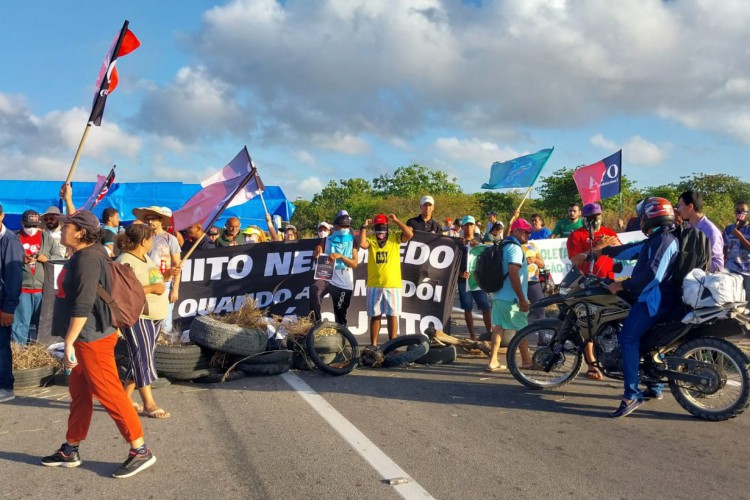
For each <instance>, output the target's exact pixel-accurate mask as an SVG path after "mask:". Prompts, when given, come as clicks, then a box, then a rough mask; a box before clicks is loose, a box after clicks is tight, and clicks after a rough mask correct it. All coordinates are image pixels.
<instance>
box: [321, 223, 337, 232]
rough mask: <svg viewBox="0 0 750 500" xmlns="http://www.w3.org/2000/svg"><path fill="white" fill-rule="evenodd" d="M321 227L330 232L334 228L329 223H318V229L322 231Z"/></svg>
mask: <svg viewBox="0 0 750 500" xmlns="http://www.w3.org/2000/svg"><path fill="white" fill-rule="evenodd" d="M320 226H323V227H324V228H326V229H328V230H329V231H330V230H331V228H332V227H333V226H332V225H330V224H329V223H327V222H320V223H318V229H320Z"/></svg>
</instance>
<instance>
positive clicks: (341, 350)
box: [307, 321, 359, 376]
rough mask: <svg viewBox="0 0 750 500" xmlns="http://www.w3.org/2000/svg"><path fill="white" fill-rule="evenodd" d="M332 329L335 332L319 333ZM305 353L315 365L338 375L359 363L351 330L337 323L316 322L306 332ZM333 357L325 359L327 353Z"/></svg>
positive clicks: (352, 368)
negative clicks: (329, 333) (328, 333)
mask: <svg viewBox="0 0 750 500" xmlns="http://www.w3.org/2000/svg"><path fill="white" fill-rule="evenodd" d="M331 328H332V329H334V330H336V334H333V335H320V334H318V332H320V331H322V330H324V329H331ZM307 354H308V355H309V356H310V359H311V360H312V362H313V363H315V366H317V367H318V369H319V370H320V371H322V372H325V373H327V374H329V375H334V376H340V375H346V374H347V373H351V371H352V370H354V369H355V368H356V367H357V365H358V364H359V344H358V343H357V339H356V338H355V337H354V335H352V332H350V331H349V329H348V328H347V327H346V326H344V325H340V324H338V323H331V322H327V321H324V322H322V323H318V324H317V325H315V327H314V328H313V329H312V330H310V332H309V333H308V334H307ZM330 354H333V359H331V360H327V359H326V357H327V355H330Z"/></svg>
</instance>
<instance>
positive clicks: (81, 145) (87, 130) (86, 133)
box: [65, 123, 91, 184]
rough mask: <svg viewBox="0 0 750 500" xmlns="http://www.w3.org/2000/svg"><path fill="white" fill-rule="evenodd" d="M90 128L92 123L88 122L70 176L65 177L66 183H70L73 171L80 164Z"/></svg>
mask: <svg viewBox="0 0 750 500" xmlns="http://www.w3.org/2000/svg"><path fill="white" fill-rule="evenodd" d="M89 130H91V124H90V123H87V124H86V129H85V130H84V131H83V136H82V137H81V142H79V143H78V149H76V155H75V157H74V158H73V164H72V165H71V166H70V171H69V172H68V177H66V178H65V184H69V183H70V179H72V178H73V173H74V172H75V171H76V166H78V159H79V158H80V157H81V151H82V150H83V143H84V142H86V136H88V135H89Z"/></svg>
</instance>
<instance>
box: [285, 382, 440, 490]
mask: <svg viewBox="0 0 750 500" xmlns="http://www.w3.org/2000/svg"><path fill="white" fill-rule="evenodd" d="M281 378H283V379H284V381H286V383H287V384H289V386H290V387H291V388H292V389H294V390H295V391H297V393H298V394H299V395H300V396H302V399H304V400H305V401H307V403H308V404H309V405H310V406H312V408H313V410H315V411H316V412H317V413H318V415H320V416H321V417H323V419H324V420H325V421H326V422H328V425H330V426H331V427H332V428H333V429H334V430H335V431H336V432H338V433H339V434H340V435H341V437H342V438H344V440H345V441H346V442H347V443H349V446H351V447H352V448H354V450H355V451H356V452H357V453H359V455H360V456H361V457H362V458H364V459H365V460H366V461H367V463H369V464H370V465H371V466H372V468H373V469H375V471H376V472H377V473H378V474H380V475H381V476H382V477H383V479H384V480H385V481H386V482H389V481H392V480H394V479H397V481H394V482H395V483H397V484H393V485H392V486H393V489H394V490H396V492H397V493H399V494H400V495H401V496H402V497H404V498H406V499H412V498H424V499H428V498H433V496H432V495H430V494H429V493H428V492H427V490H425V489H424V488H422V486H420V484H419V483H417V482H416V481H415V480H414V478H413V477H411V476H410V475H409V474H407V473H406V471H405V470H403V469H402V468H401V467H399V466H398V464H397V463H396V462H394V461H393V460H391V459H390V458H389V457H388V455H386V454H385V453H383V452H382V451H381V450H380V448H378V447H377V446H375V443H373V442H372V441H370V440H369V439H368V438H367V436H365V435H364V434H362V432H361V431H360V430H359V429H357V428H356V427H355V426H354V424H352V423H351V422H349V421H348V420H347V419H346V418H344V416H343V415H342V414H341V413H339V412H338V411H337V410H336V409H335V408H334V407H333V406H331V405H330V404H328V402H327V401H326V400H325V399H324V398H323V396H321V395H320V394H318V393H317V392H315V391H314V390H313V388H312V387H310V386H309V385H307V383H305V381H303V380H302V379H301V378H299V377H298V376H297V375H295V374H293V373H290V372H286V373H284V374H282V375H281ZM401 478H405V479H406V480H407V481H408V482H400V481H398V480H400V479H401Z"/></svg>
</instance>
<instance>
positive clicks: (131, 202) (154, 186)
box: [0, 181, 294, 229]
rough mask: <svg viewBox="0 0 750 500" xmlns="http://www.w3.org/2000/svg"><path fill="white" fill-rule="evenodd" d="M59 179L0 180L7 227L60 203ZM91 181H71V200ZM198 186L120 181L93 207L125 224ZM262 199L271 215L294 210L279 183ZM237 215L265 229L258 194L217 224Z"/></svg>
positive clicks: (85, 194) (181, 200)
mask: <svg viewBox="0 0 750 500" xmlns="http://www.w3.org/2000/svg"><path fill="white" fill-rule="evenodd" d="M61 185H62V181H0V204H2V206H3V212H4V213H5V220H4V221H3V222H4V224H5V225H6V226H8V227H9V228H11V229H19V228H20V226H21V222H20V221H21V214H22V213H23V212H24V211H26V210H28V209H34V210H36V211H38V212H39V213H42V212H43V211H44V210H46V209H47V207H49V206H50V205H57V206H58V207H61V205H59V203H60V198H59V197H58V194H59V191H60V186H61ZM95 185H96V183H94V182H74V183H73V203H74V204H75V206H76V207H80V206H83V204H84V203H86V200H87V199H88V198H89V196H91V193H92V192H93V191H94V187H95ZM200 189H201V186H200V184H183V183H181V182H121V183H115V184H113V185H112V188H111V189H110V191H109V193H108V194H107V196H106V197H105V198H104V199H103V200H102V201H101V203H99V205H97V206H96V208H94V213H95V214H96V215H97V216H99V217H100V218H101V215H102V211H103V210H104V209H105V208H109V207H113V208H116V209H117V211H118V212H119V213H120V219H121V220H122V221H123V222H124V223H125V224H127V223H128V222H131V221H133V219H134V217H133V209H134V208H138V207H148V206H152V205H157V206H160V207H168V208H170V209H172V210H176V209H178V208H180V207H181V206H182V205H184V204H185V202H186V201H187V200H188V199H190V197H191V196H193V195H194V194H195V193H197V192H198V191H199V190H200ZM263 199H264V200H265V202H266V206H267V207H268V212H269V213H270V214H271V215H278V216H279V217H280V218H281V220H283V221H288V220H289V219H291V217H292V214H293V213H294V205H293V204H292V203H291V202H290V201H289V200H287V199H286V196H285V195H284V192H283V191H282V190H281V188H280V187H278V186H266V190H265V191H264V193H263ZM231 216H234V217H239V219H240V222H241V223H242V227H247V226H249V225H253V224H254V225H257V226H260V227H261V228H263V229H265V228H266V212H265V210H264V209H263V202H262V201H261V199H260V197H255V198H253V199H252V200H250V201H249V202H247V203H245V204H243V205H239V206H236V207H232V208H229V209H227V210H225V211H224V212H223V213H222V214H221V218H220V219H219V223H218V225H219V226H223V225H224V221H225V220H226V219H227V218H228V217H231Z"/></svg>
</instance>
